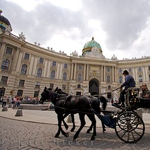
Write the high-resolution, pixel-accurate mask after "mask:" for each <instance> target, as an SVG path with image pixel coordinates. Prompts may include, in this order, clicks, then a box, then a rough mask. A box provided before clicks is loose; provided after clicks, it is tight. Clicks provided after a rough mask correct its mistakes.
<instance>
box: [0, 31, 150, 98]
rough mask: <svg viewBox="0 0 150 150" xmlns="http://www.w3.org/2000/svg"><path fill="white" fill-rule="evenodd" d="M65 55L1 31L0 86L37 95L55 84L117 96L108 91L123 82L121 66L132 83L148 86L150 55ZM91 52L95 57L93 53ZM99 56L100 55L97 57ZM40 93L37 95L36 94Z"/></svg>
mask: <svg viewBox="0 0 150 150" xmlns="http://www.w3.org/2000/svg"><path fill="white" fill-rule="evenodd" d="M95 53H96V50H95V48H94V49H93V53H92V51H91V54H87V55H85V56H84V57H83V56H78V54H77V53H76V52H74V53H72V56H67V55H65V54H64V53H61V52H59V53H58V52H54V51H53V50H49V49H45V48H42V47H40V46H38V45H35V44H31V43H28V42H26V41H25V38H24V36H22V37H21V36H19V37H17V36H15V35H13V34H11V33H10V34H6V33H3V34H1V37H0V54H1V55H0V66H1V67H0V81H1V82H0V88H2V87H4V88H5V93H4V94H5V95H6V96H10V95H12V96H15V95H17V94H18V95H22V96H30V97H33V96H37V95H38V94H40V93H41V92H42V91H43V89H44V87H45V86H46V87H53V88H56V87H59V88H61V89H63V90H64V91H65V92H67V93H70V94H74V95H77V94H81V95H82V94H84V93H89V92H90V93H93V94H94V93H95V94H96V93H98V94H104V93H105V94H104V96H106V97H111V98H114V99H117V97H118V92H119V91H117V92H113V93H112V91H113V90H114V89H116V88H118V87H119V86H120V85H121V84H122V83H123V82H124V77H123V75H122V72H123V70H125V69H127V70H128V71H129V73H130V74H131V75H132V76H133V77H134V78H135V81H136V86H137V87H140V86H141V85H142V83H146V84H147V85H148V88H150V57H144V58H141V59H129V60H117V59H116V58H115V57H112V59H106V58H105V57H104V56H103V55H102V54H99V55H97V54H96V55H95ZM94 55H95V56H96V57H94ZM97 56H100V57H97ZM39 96H40V95H39Z"/></svg>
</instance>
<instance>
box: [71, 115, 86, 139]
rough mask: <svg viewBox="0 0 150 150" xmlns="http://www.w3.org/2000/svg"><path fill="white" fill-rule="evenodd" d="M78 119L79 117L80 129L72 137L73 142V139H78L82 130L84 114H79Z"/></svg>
mask: <svg viewBox="0 0 150 150" xmlns="http://www.w3.org/2000/svg"><path fill="white" fill-rule="evenodd" d="M79 117H80V122H81V125H80V128H79V129H78V131H77V132H76V134H75V135H74V138H73V140H75V139H77V138H78V136H79V133H80V131H81V130H82V128H83V127H84V125H85V118H84V117H85V114H83V113H79Z"/></svg>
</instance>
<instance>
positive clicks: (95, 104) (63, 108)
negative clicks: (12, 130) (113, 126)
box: [40, 87, 106, 140]
mask: <svg viewBox="0 0 150 150" xmlns="http://www.w3.org/2000/svg"><path fill="white" fill-rule="evenodd" d="M60 97H61V96H60V94H58V93H56V92H53V91H49V90H48V89H47V88H46V87H45V89H44V91H43V92H42V94H41V99H40V102H43V101H46V99H48V100H50V101H51V102H52V103H53V104H54V105H55V112H56V113H57V118H58V131H57V133H56V135H55V137H59V134H60V132H61V133H62V134H63V135H64V136H66V137H67V136H68V134H67V133H66V132H64V131H63V129H62V127H61V122H62V121H63V119H64V117H63V115H64V113H66V112H68V114H69V113H73V112H75V113H78V114H79V118H80V122H81V125H80V127H79V129H78V130H77V132H76V133H75V135H74V138H73V139H77V138H78V136H79V133H80V131H81V130H82V128H83V127H84V125H85V115H87V116H88V118H89V119H90V120H91V122H92V124H91V127H93V134H92V137H91V140H94V139H95V136H96V119H95V117H94V113H93V110H94V111H96V112H97V113H100V107H99V106H100V100H99V98H92V97H90V96H69V97H68V99H67V100H64V99H60ZM103 103H106V99H103ZM105 105H106V104H105ZM102 124H103V123H102Z"/></svg>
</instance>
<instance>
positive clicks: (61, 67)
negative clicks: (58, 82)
mask: <svg viewBox="0 0 150 150" xmlns="http://www.w3.org/2000/svg"><path fill="white" fill-rule="evenodd" d="M62 69H63V64H62V63H60V68H59V78H58V79H62V73H63V72H62Z"/></svg>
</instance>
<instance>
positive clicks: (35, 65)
mask: <svg viewBox="0 0 150 150" xmlns="http://www.w3.org/2000/svg"><path fill="white" fill-rule="evenodd" d="M37 62H38V58H37V57H36V56H35V59H34V65H33V70H32V75H33V76H36V73H37Z"/></svg>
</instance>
